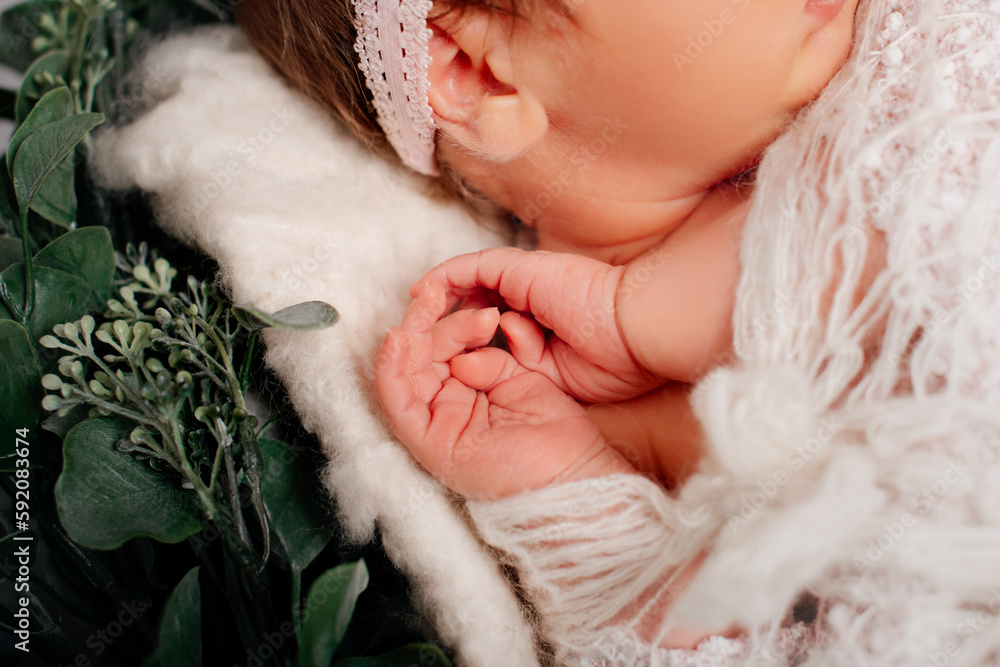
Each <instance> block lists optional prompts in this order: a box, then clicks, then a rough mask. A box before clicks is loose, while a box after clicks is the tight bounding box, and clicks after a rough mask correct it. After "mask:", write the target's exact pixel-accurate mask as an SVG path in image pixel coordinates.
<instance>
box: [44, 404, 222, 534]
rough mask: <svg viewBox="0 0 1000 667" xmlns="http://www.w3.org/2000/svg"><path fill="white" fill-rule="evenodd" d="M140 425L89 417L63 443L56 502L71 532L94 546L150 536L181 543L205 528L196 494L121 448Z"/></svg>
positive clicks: (109, 418)
mask: <svg viewBox="0 0 1000 667" xmlns="http://www.w3.org/2000/svg"><path fill="white" fill-rule="evenodd" d="M134 428H135V423H133V422H131V421H128V420H126V419H120V418H117V417H105V418H99V419H88V420H86V421H84V422H81V423H80V424H78V425H77V426H75V427H73V429H72V430H71V431H70V432H69V433H68V434H67V435H66V439H65V440H64V441H63V460H64V461H63V470H62V474H61V475H59V480H58V482H57V483H56V494H55V495H56V504H57V506H58V509H59V518H60V519H61V521H62V524H63V526H64V527H65V528H66V532H67V533H69V535H70V537H72V538H73V540H75V541H76V542H78V543H79V544H81V545H83V546H85V547H90V548H92V549H114V548H115V547H118V546H121V545H122V544H124V543H125V542H126V541H128V540H129V539H131V538H133V537H138V536H140V535H144V536H147V537H151V538H153V539H154V540H158V541H160V542H165V543H167V544H175V543H177V542H180V541H181V540H184V539H186V538H188V537H190V536H191V535H194V534H195V533H197V532H198V531H199V530H201V528H202V517H201V513H200V511H199V505H198V502H197V500H196V498H195V494H194V493H193V492H190V491H184V490H182V489H181V488H180V487H179V485H178V484H177V483H176V482H175V481H174V480H172V479H169V478H168V477H167V476H165V475H163V474H162V473H159V472H157V471H155V470H153V468H151V467H150V465H149V464H148V463H146V462H143V461H139V460H137V459H136V458H135V457H133V456H132V455H131V454H128V453H126V452H120V451H118V448H117V444H118V441H120V440H123V439H125V438H128V436H129V434H130V433H131V432H132V429H134Z"/></svg>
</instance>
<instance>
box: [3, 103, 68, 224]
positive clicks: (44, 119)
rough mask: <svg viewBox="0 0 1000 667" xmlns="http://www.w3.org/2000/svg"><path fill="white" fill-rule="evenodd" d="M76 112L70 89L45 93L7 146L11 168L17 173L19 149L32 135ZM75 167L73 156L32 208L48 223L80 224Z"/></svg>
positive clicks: (48, 181)
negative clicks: (15, 169) (77, 215)
mask: <svg viewBox="0 0 1000 667" xmlns="http://www.w3.org/2000/svg"><path fill="white" fill-rule="evenodd" d="M72 113H73V98H72V97H71V96H70V92H69V88H67V87H66V86H60V87H59V88H56V89H55V90H53V91H50V92H48V93H46V94H45V96H44V97H43V98H42V99H41V100H39V102H38V104H37V105H36V106H35V108H34V109H32V111H31V113H30V114H28V118H27V119H26V120H25V121H24V124H23V125H21V126H20V127H19V128H17V132H15V133H14V136H13V137H12V138H11V141H10V144H9V145H8V146H7V168H8V169H9V170H10V173H11V174H13V173H14V157H15V155H16V153H17V150H18V149H19V148H20V147H21V144H22V143H24V140H25V139H27V138H28V137H29V136H30V135H31V134H32V133H34V132H36V131H38V130H41V129H42V128H43V127H45V126H46V125H49V124H51V123H54V122H56V121H58V120H62V119H63V118H67V117H69V116H70V115H72ZM75 176H76V174H75V168H74V160H73V156H72V155H69V156H67V157H66V159H64V160H63V161H62V162H60V163H59V166H58V167H56V169H55V171H54V172H52V175H51V176H50V177H49V178H48V179H47V180H46V181H45V183H44V185H42V189H41V190H40V191H39V192H38V196H37V197H36V198H35V200H34V202H32V205H31V208H32V209H34V210H35V212H37V213H38V214H39V215H41V216H42V217H44V218H45V219H46V220H50V221H52V222H53V223H55V224H57V225H59V226H61V227H64V228H67V229H68V228H70V227H71V226H72V224H73V222H74V221H76V190H75V188H74V183H75Z"/></svg>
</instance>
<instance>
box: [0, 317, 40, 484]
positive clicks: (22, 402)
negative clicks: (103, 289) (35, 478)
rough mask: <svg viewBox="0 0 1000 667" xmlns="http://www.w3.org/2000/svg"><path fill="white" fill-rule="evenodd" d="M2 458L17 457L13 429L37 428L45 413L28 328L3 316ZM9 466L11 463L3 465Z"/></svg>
mask: <svg viewBox="0 0 1000 667" xmlns="http://www.w3.org/2000/svg"><path fill="white" fill-rule="evenodd" d="M0 359H3V360H4V362H3V364H2V365H0V424H2V428H3V430H2V432H3V433H5V434H7V436H5V437H4V438H3V439H0V459H8V458H13V456H14V449H15V445H16V440H15V439H14V437H13V435H11V434H12V431H11V429H17V428H33V427H34V425H35V424H36V423H37V421H38V419H39V417H41V415H42V403H41V401H42V384H41V382H42V374H41V369H40V368H39V367H38V360H37V359H36V358H35V351H34V349H33V347H32V345H31V340H30V338H29V337H28V332H27V331H26V330H25V328H24V327H23V326H21V325H20V324H19V323H17V322H11V321H10V320H0ZM3 467H4V468H7V467H8V466H6V465H5V466H3Z"/></svg>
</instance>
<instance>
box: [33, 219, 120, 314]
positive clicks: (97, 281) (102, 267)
mask: <svg viewBox="0 0 1000 667" xmlns="http://www.w3.org/2000/svg"><path fill="white" fill-rule="evenodd" d="M35 266H36V267H39V266H47V267H49V268H50V269H59V270H61V271H65V272H66V273H71V274H73V275H74V276H79V277H80V278H82V279H83V280H84V281H85V282H86V283H87V284H88V285H90V289H91V290H93V292H94V299H95V300H96V301H97V303H96V304H94V305H96V306H97V307H98V308H103V307H104V304H105V302H106V301H107V300H108V298H109V297H110V296H111V289H112V287H113V281H114V277H115V248H114V246H113V245H112V243H111V234H110V233H109V232H108V230H107V229H106V228H104V227H84V228H83V229H77V230H75V231H72V232H70V233H68V234H63V235H62V236H60V237H59V238H57V239H56V240H55V241H53V242H52V243H50V244H49V245H47V246H45V247H44V248H43V249H42V250H41V251H40V252H39V253H38V254H37V255H35ZM36 271H37V268H36ZM36 275H37V274H36ZM36 303H37V302H36ZM36 307H37V306H36Z"/></svg>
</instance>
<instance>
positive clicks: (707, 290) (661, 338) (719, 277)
mask: <svg viewBox="0 0 1000 667" xmlns="http://www.w3.org/2000/svg"><path fill="white" fill-rule="evenodd" d="M743 218H744V204H743V202H742V201H740V200H736V201H728V202H727V201H723V202H720V203H719V204H718V205H717V206H716V207H715V210H711V209H709V210H707V211H705V212H704V214H702V215H701V216H700V218H698V219H693V220H691V221H690V222H688V223H687V224H685V225H684V226H683V227H681V228H680V229H678V230H677V231H676V232H675V233H674V234H671V235H670V236H669V237H667V239H666V240H665V241H664V242H663V243H662V244H661V245H660V246H658V247H657V248H654V249H653V250H651V251H650V252H648V253H646V254H645V255H643V256H642V257H639V258H637V259H635V260H633V261H632V262H631V263H630V264H629V265H628V266H627V267H626V270H625V274H624V276H623V277H622V280H621V283H620V284H619V286H618V292H617V296H616V312H617V317H618V325H619V329H620V331H621V332H622V336H623V338H624V339H625V342H626V343H627V345H628V347H629V350H630V351H631V353H632V355H633V356H634V357H635V358H636V361H637V362H638V363H639V364H640V365H641V366H642V367H644V368H645V369H646V370H648V371H650V372H653V373H655V374H656V375H659V376H660V377H663V378H667V379H670V380H679V381H682V382H694V381H696V380H698V379H699V378H700V377H701V376H702V375H704V374H705V373H706V372H707V371H708V370H709V369H711V368H712V367H713V366H715V365H718V364H719V363H720V362H721V361H722V360H724V359H725V358H726V357H727V356H728V354H727V353H728V351H729V348H730V345H731V341H732V324H731V320H732V312H733V305H734V302H735V295H736V286H737V282H738V280H739V274H740V261H739V245H740V244H739V240H740V232H741V229H742V222H743Z"/></svg>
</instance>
